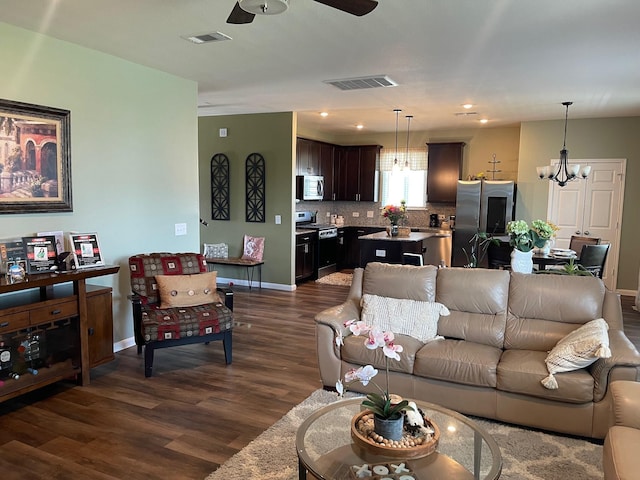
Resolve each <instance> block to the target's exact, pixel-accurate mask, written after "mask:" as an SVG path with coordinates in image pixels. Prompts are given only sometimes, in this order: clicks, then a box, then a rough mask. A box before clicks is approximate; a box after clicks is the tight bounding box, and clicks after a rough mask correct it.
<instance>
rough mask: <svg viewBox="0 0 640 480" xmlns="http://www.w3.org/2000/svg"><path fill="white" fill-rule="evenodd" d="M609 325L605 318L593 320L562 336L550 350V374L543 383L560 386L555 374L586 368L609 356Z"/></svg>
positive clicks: (555, 386) (552, 387)
mask: <svg viewBox="0 0 640 480" xmlns="http://www.w3.org/2000/svg"><path fill="white" fill-rule="evenodd" d="M608 330H609V325H608V324H607V322H606V321H605V320H604V319H603V318H598V319H597V320H591V321H590V322H587V323H585V324H584V325H582V326H581V327H580V328H577V329H576V330H574V331H573V332H571V333H569V334H568V335H566V336H565V337H564V338H562V339H561V340H560V341H559V342H558V343H557V344H556V346H555V347H553V349H552V350H551V351H550V352H549V354H548V355H547V358H546V359H545V363H546V364H547V370H548V371H549V376H548V377H545V378H544V379H543V380H542V385H543V386H544V387H545V388H548V389H549V390H555V389H557V388H558V382H557V381H556V379H555V377H554V374H555V373H559V372H571V371H573V370H578V369H580V368H585V367H588V366H589V365H591V364H592V363H594V362H595V361H596V360H598V359H599V358H609V357H610V356H611V350H610V349H609V334H608V333H607V331H608Z"/></svg>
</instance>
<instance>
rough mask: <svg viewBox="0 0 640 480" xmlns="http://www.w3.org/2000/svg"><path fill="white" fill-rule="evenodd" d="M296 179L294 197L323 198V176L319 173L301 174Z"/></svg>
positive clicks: (301, 198) (304, 198) (305, 198)
mask: <svg viewBox="0 0 640 480" xmlns="http://www.w3.org/2000/svg"><path fill="white" fill-rule="evenodd" d="M296 180H297V188H296V190H297V192H296V193H297V194H298V195H296V198H298V199H300V200H322V199H323V198H324V177H323V176H321V175H301V176H298V177H297V178H296Z"/></svg>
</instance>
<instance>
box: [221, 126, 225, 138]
mask: <svg viewBox="0 0 640 480" xmlns="http://www.w3.org/2000/svg"><path fill="white" fill-rule="evenodd" d="M226 136H227V129H226V128H221V129H220V137H221V138H223V137H226Z"/></svg>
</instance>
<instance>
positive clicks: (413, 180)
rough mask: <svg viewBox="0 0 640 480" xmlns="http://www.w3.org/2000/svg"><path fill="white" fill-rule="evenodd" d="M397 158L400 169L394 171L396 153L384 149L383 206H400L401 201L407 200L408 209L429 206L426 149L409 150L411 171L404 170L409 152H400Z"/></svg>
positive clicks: (381, 155) (381, 156) (382, 160)
mask: <svg viewBox="0 0 640 480" xmlns="http://www.w3.org/2000/svg"><path fill="white" fill-rule="evenodd" d="M397 157H398V164H399V167H398V168H396V169H394V161H395V159H396V151H395V150H392V149H384V148H383V149H382V150H381V152H380V170H381V177H382V179H381V180H382V195H381V196H382V199H381V200H382V205H399V204H400V201H401V200H405V201H406V202H407V207H425V206H426V204H427V149H426V147H422V148H410V149H409V157H408V164H409V167H410V169H409V170H407V169H403V168H402V167H403V166H404V165H405V164H406V163H407V152H406V151H405V152H400V153H399V154H398V156H397Z"/></svg>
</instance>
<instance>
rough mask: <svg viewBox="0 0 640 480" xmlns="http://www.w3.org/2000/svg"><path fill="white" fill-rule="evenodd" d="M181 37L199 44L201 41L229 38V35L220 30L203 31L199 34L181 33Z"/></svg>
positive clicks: (216, 40) (207, 41) (217, 40)
mask: <svg viewBox="0 0 640 480" xmlns="http://www.w3.org/2000/svg"><path fill="white" fill-rule="evenodd" d="M181 38H184V39H185V40H188V41H189V42H191V43H195V44H197V45H201V44H203V43H211V42H220V41H223V40H231V37H230V36H229V35H225V34H224V33H222V32H213V33H203V34H201V35H181Z"/></svg>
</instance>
